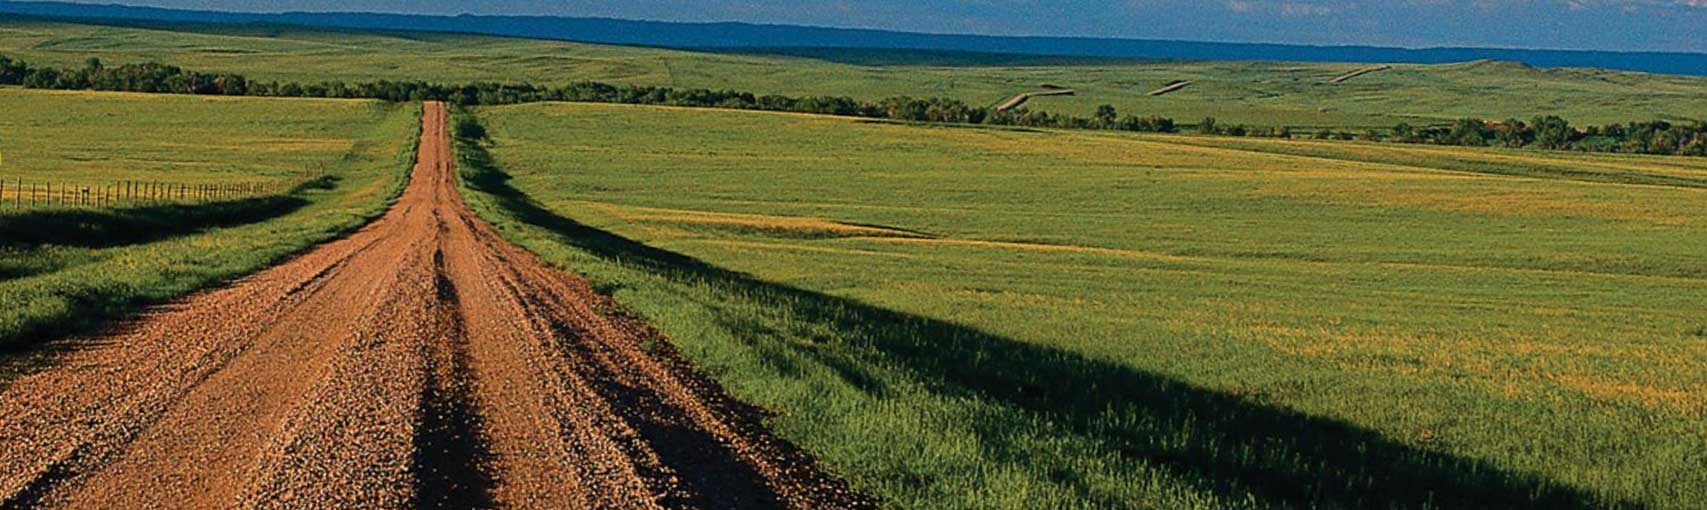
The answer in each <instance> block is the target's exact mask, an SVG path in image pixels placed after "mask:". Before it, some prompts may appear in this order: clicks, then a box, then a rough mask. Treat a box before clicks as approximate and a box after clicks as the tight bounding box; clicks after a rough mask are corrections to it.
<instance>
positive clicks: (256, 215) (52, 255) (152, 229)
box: [0, 176, 337, 366]
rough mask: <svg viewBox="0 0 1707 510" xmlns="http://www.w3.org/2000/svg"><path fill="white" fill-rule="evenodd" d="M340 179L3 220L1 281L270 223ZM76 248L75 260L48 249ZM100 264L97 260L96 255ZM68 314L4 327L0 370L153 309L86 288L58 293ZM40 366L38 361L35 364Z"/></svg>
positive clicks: (126, 293) (130, 293)
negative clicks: (272, 191) (104, 252)
mask: <svg viewBox="0 0 1707 510" xmlns="http://www.w3.org/2000/svg"><path fill="white" fill-rule="evenodd" d="M336 185H337V178H336V177H331V176H328V177H323V178H320V179H315V180H312V181H309V182H306V183H303V184H301V185H298V186H296V187H295V188H294V189H292V190H290V191H289V192H288V193H286V194H282V195H273V196H265V197H256V198H247V199H239V200H230V201H224V202H213V203H206V204H195V205H181V204H170V205H155V206H146V207H136V208H129V209H115V210H48V211H25V212H20V213H11V214H5V215H0V281H5V280H9V279H14V278H26V277H30V276H35V275H41V274H46V273H51V272H54V271H59V270H62V269H64V268H66V267H70V266H75V265H77V264H81V263H84V262H86V261H87V260H89V257H91V256H92V255H89V253H98V252H95V251H93V250H99V249H103V248H116V247H122V246H129V245H138V244H146V243H152V242H158V241H164V240H168V239H172V238H177V237H183V236H189V235H194V234H198V233H202V232H206V231H208V230H212V229H217V228H225V227H236V226H241V225H247V224H253V223H259V222H264V221H268V220H272V219H275V218H278V217H281V216H284V215H287V214H290V213H292V212H294V211H297V210H299V209H301V208H302V207H304V206H306V205H308V204H309V203H310V202H309V200H308V199H307V198H305V197H304V196H303V192H306V191H309V190H316V189H331V188H334V187H336ZM55 246H60V247H71V248H79V249H83V250H73V252H74V253H73V254H71V255H66V254H65V253H59V252H52V251H49V250H50V249H51V248H52V247H55ZM94 257H96V258H98V256H94ZM58 292H59V294H58V295H59V296H60V297H63V298H66V300H67V301H66V303H65V307H64V310H61V311H59V312H56V313H54V314H51V315H47V316H39V317H35V318H33V319H28V320H24V321H22V322H16V323H12V324H6V325H5V326H6V327H5V328H0V365H3V366H10V365H12V364H13V363H18V362H17V361H14V360H12V359H11V358H16V357H20V356H31V355H32V354H31V351H34V350H37V349H40V348H41V345H42V344H43V343H45V342H46V341H48V340H50V339H57V338H64V337H67V336H71V335H75V334H78V333H89V332H93V331H97V330H99V329H101V328H103V327H106V326H108V325H110V324H111V322H110V321H111V320H112V319H114V318H118V317H123V316H124V315H126V314H129V313H132V312H135V311H137V310H139V309H141V308H142V307H143V306H146V305H149V304H152V302H153V301H152V300H151V299H150V298H146V297H141V296H137V295H136V294H135V293H134V289H126V288H117V287H113V286H99V285H97V286H82V287H76V288H65V289H60V290H59V291H58ZM37 364H39V363H37Z"/></svg>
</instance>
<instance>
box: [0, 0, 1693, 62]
mask: <svg viewBox="0 0 1707 510" xmlns="http://www.w3.org/2000/svg"><path fill="white" fill-rule="evenodd" d="M0 13H12V14H23V15H35V16H50V17H71V18H85V19H109V20H147V21H169V22H204V23H279V24H293V25H306V26H315V27H331V28H347V29H368V30H374V29H379V30H417V31H435V32H461V33H475V34H487V35H499V36H511V37H527V38H535V39H557V40H566V41H579V42H590V43H605V44H623V45H638V46H659V47H669V48H686V49H709V50H724V51H731V50H732V51H740V50H744V49H755V50H758V49H763V50H767V51H774V50H777V49H779V48H789V47H799V48H867V49H884V50H897V49H907V50H930V51H957V52H980V53H1001V54H1014V55H1038V56H1054V57H1101V58H1124V59H1167V60H1266V61H1292V62H1372V63H1415V64H1441V63H1449V62H1465V61H1472V60H1506V61H1513V62H1521V63H1524V64H1528V65H1532V66H1536V67H1599V68H1606V69H1618V70H1625V71H1641V72H1649V73H1660V74H1680V75H1693V76H1707V54H1701V53H1671V52H1613V51H1579V50H1526V49H1501V48H1423V49H1406V48H1387V47H1376V46H1308V45H1293V44H1257V43H1218V42H1190V41H1165V40H1143V39H1099V38H1088V37H1004V36H982V35H951V34H923V33H909V32H892V31H884V30H866V29H845V28H823V27H805V26H791V25H757V24H750V23H678V22H662V21H635V20H620V19H608V18H568V17H546V16H484V15H481V16H476V15H461V16H427V15H412V14H375V13H304V12H284V13H264V14H263V13H231V12H216V11H195V10H178V9H161V8H152V7H130V6H121V5H90V4H70V3H62V2H9V1H0Z"/></svg>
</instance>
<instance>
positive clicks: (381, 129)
mask: <svg viewBox="0 0 1707 510" xmlns="http://www.w3.org/2000/svg"><path fill="white" fill-rule="evenodd" d="M0 103H12V106H27V107H26V108H19V109H17V110H13V112H14V114H12V115H8V116H7V117H5V118H0V128H3V129H5V131H6V133H7V134H8V139H7V143H9V144H14V143H15V144H18V145H22V146H23V147H27V148H22V149H21V150H18V151H13V150H12V146H8V148H7V152H6V164H7V167H6V168H7V171H8V173H9V174H10V175H19V176H22V177H25V178H26V179H30V180H35V179H47V178H54V179H71V178H77V179H87V180H114V179H121V178H122V179H137V180H149V179H154V180H164V181H172V182H183V181H195V182H209V183H217V182H221V181H220V180H219V179H222V178H228V179H230V180H231V181H233V182H252V181H265V182H275V181H276V182H278V183H284V182H289V180H291V179H295V178H296V176H298V175H299V174H301V173H304V172H305V171H312V172H313V174H314V175H319V177H318V178H315V179H311V180H307V181H304V182H302V183H300V184H298V185H296V186H293V187H290V188H287V189H284V190H283V191H281V192H280V193H279V194H276V195H268V196H261V197H253V198H244V199H237V200H228V201H221V202H212V203H205V204H194V205H149V206H138V207H130V208H120V209H99V210H89V209H23V210H19V209H13V208H0V302H3V303H6V304H7V305H6V306H4V307H0V351H3V352H9V353H10V355H9V356H10V357H18V356H39V355H42V354H43V353H47V354H51V349H43V348H42V347H43V345H42V344H43V343H45V342H48V341H50V340H54V339H58V338H63V337H65V336H67V335H71V334H76V333H85V332H90V331H93V330H95V329H98V328H101V327H103V326H105V325H106V324H108V323H109V321H110V320H112V319H114V318H117V317H120V316H122V315H125V314H129V313H134V312H135V311H137V310H139V309H141V307H143V306H146V305H149V304H154V303H159V302H162V301H165V300H168V299H171V298H175V297H179V296H182V295H185V294H188V293H190V292H194V291H196V290H199V289H204V288H209V287H212V286H216V285H218V284H220V283H222V282H225V281H228V280H230V279H232V278H235V277H239V276H241V275H243V274H247V273H249V272H252V271H254V270H256V269H259V268H261V267H264V266H266V265H269V264H271V263H274V262H276V261H277V260H279V259H281V258H283V257H285V256H288V255H290V254H292V253H295V252H297V251H299V250H301V249H303V248H305V247H307V246H309V245H312V244H314V243H318V242H321V241H325V240H328V239H332V238H334V237H337V236H339V235H341V234H343V233H345V232H349V231H351V230H352V229H354V228H356V227H358V226H360V225H361V224H363V223H365V222H366V221H367V220H368V219H370V218H372V217H374V216H376V215H377V214H378V213H380V212H382V211H383V209H384V207H385V205H386V204H387V203H388V202H389V200H390V199H391V198H392V197H394V196H395V195H396V194H397V193H398V192H399V191H400V190H401V189H402V184H403V182H404V178H405V176H406V175H407V170H408V168H409V167H410V165H411V164H412V163H413V158H414V145H415V143H416V138H415V137H412V136H411V135H410V134H411V133H416V132H418V130H419V125H418V122H419V121H418V119H419V107H418V106H404V105H384V104H382V103H377V102H368V101H299V100H275V99H240V100H230V99H221V100H217V101H205V100H203V99H202V98H194V97H183V96H158V95H155V96H142V95H130V94H95V93H78V94H62V93H46V92H44V93H37V92H33V91H31V92H25V91H17V90H0ZM58 107H63V108H66V109H68V110H72V111H76V112H78V114H77V115H65V114H64V113H58V114H55V113H54V112H55V110H54V109H55V108H58ZM60 111H61V112H63V111H64V110H60ZM180 128H181V129H180ZM14 134H15V135H16V136H14ZM20 139H22V140H27V141H28V142H27V145H26V144H24V143H20V142H17V140H20ZM262 140H266V141H262ZM309 142H312V143H309ZM268 143H277V144H279V145H280V146H284V147H293V148H294V149H292V150H283V149H280V148H279V147H266V146H257V145H253V144H261V145H265V144H268ZM257 151H263V152H267V153H268V156H267V157H265V158H257V157H256V156H255V153H256V152H257ZM89 153H100V154H103V155H104V158H105V159H106V160H111V161H122V162H125V163H124V164H122V165H120V164H118V163H112V165H115V167H108V166H105V165H100V164H97V165H91V166H84V165H85V163H88V160H87V159H85V158H83V157H82V155H84V154H89ZM109 168H115V169H109ZM13 172H16V173H13ZM38 173H39V174H41V175H38ZM50 176H51V177H50ZM22 364H28V363H22ZM8 365H17V364H14V363H8ZM13 368H17V367H16V366H14V367H13Z"/></svg>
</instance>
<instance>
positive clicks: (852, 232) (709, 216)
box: [575, 202, 920, 238]
mask: <svg viewBox="0 0 1707 510" xmlns="http://www.w3.org/2000/svg"><path fill="white" fill-rule="evenodd" d="M575 203H578V204H580V205H583V206H586V207H591V208H594V209H598V210H600V211H603V212H605V213H608V214H610V215H612V216H614V217H616V218H618V219H621V220H624V221H629V222H640V223H673V224H679V225H698V226H709V227H734V228H744V229H752V230H759V231H767V232H778V233H788V234H797V235H805V236H822V237H903V238H904V237H920V235H919V234H915V233H912V232H906V231H901V230H894V229H887V228H882V227H875V226H865V225H849V224H846V223H838V222H835V221H831V220H826V219H823V218H812V217H801V216H775V215H768V214H740V213H722V212H711V211H695V210H687V209H665V208H657V207H638V206H625V205H617V204H610V203H603V202H575Z"/></svg>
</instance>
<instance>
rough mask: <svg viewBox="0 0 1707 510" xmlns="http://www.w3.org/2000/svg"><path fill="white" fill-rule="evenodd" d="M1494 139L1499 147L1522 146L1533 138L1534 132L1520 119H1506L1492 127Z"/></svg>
mask: <svg viewBox="0 0 1707 510" xmlns="http://www.w3.org/2000/svg"><path fill="white" fill-rule="evenodd" d="M1494 140H1495V141H1497V142H1499V145H1500V146H1501V147H1511V148H1518V147H1524V146H1527V145H1529V144H1530V142H1532V141H1534V140H1535V132H1534V131H1533V130H1531V129H1530V128H1529V125H1528V124H1524V123H1523V121H1521V120H1517V119H1506V121H1505V122H1501V123H1500V124H1499V125H1498V126H1495V127H1494Z"/></svg>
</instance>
